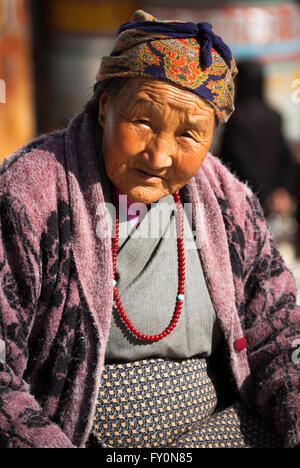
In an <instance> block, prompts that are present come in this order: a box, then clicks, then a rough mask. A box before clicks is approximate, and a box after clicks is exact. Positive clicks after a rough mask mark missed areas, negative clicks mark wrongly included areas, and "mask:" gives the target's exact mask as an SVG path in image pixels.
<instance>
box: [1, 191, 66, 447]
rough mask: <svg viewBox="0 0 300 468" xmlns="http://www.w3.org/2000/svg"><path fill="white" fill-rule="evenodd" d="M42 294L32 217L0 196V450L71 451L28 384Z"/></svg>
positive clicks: (7, 195) (15, 201)
mask: <svg viewBox="0 0 300 468" xmlns="http://www.w3.org/2000/svg"><path fill="white" fill-rule="evenodd" d="M40 288H41V256H40V252H39V240H38V236H37V235H36V233H35V230H34V228H33V227H32V224H31V220H30V211H29V209H28V207H25V206H24V203H21V202H20V201H19V200H18V199H17V198H16V197H15V196H13V195H11V194H10V193H7V192H6V191H4V192H3V191H2V192H1V191H0V345H1V347H0V349H1V353H0V447H4V448H72V447H73V445H72V443H71V442H70V440H69V439H68V438H67V436H66V435H65V434H64V433H63V431H62V430H61V429H60V428H59V427H58V426H57V425H55V424H53V423H52V422H51V421H50V420H49V419H48V418H46V417H45V416H44V415H43V412H42V409H41V407H40V405H39V403H38V402H37V401H36V400H35V398H34V397H33V396H32V395H31V394H30V385H29V384H28V383H27V382H26V367H27V364H28V355H29V346H28V338H29V335H30V331H31V328H32V326H33V322H34V320H35V318H36V317H35V316H36V305H37V301H38V297H39V294H40Z"/></svg>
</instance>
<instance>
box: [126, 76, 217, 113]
mask: <svg viewBox="0 0 300 468" xmlns="http://www.w3.org/2000/svg"><path fill="white" fill-rule="evenodd" d="M123 97H124V98H125V102H126V105H128V106H129V108H135V109H137V108H139V107H140V108H143V109H145V110H149V111H150V112H151V111H155V110H158V109H161V108H162V107H163V106H166V105H168V106H169V107H172V108H173V109H174V110H176V109H177V110H178V111H181V112H183V111H188V112H189V114H190V115H195V116H196V115H199V116H201V115H203V113H205V114H207V115H211V116H213V115H214V109H213V108H212V107H211V106H210V105H209V104H208V103H206V102H205V101H204V100H203V99H201V98H199V97H198V96H196V95H194V94H193V93H192V92H189V91H186V90H184V89H182V88H180V87H178V86H174V85H172V84H169V83H168V82H163V81H161V80H153V79H149V80H144V79H143V80H141V79H133V80H130V83H129V86H128V87H127V86H126V87H125V89H124V91H123ZM123 102H124V101H123Z"/></svg>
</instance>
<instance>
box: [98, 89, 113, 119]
mask: <svg viewBox="0 0 300 468" xmlns="http://www.w3.org/2000/svg"><path fill="white" fill-rule="evenodd" d="M109 101H110V99H109V95H108V94H107V92H106V91H103V93H102V94H101V96H100V99H99V117H98V119H99V123H100V125H101V124H102V123H103V122H104V119H105V117H106V115H107V111H108V107H109Z"/></svg>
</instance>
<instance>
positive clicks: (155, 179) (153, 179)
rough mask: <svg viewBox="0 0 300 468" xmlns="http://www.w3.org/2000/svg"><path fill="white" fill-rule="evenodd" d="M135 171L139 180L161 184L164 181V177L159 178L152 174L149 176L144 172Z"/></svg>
mask: <svg viewBox="0 0 300 468" xmlns="http://www.w3.org/2000/svg"><path fill="white" fill-rule="evenodd" d="M135 171H136V172H137V174H138V176H139V177H140V178H142V179H143V180H145V181H147V182H150V183H157V182H161V181H162V180H163V179H164V177H160V176H157V175H154V174H149V173H148V172H145V171H143V170H141V169H135Z"/></svg>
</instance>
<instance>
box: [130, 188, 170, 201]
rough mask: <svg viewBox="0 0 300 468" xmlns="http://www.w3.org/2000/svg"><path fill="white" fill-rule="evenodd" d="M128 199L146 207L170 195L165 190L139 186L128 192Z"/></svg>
mask: <svg viewBox="0 0 300 468" xmlns="http://www.w3.org/2000/svg"><path fill="white" fill-rule="evenodd" d="M126 195H127V197H128V199H129V200H130V201H132V202H134V203H143V204H144V205H150V204H151V203H155V202H157V201H158V200H160V199H161V198H163V197H166V196H167V195H169V193H167V192H166V191H164V190H159V189H156V188H154V187H143V186H138V187H134V188H133V189H131V190H129V191H128V192H127V194H126Z"/></svg>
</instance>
